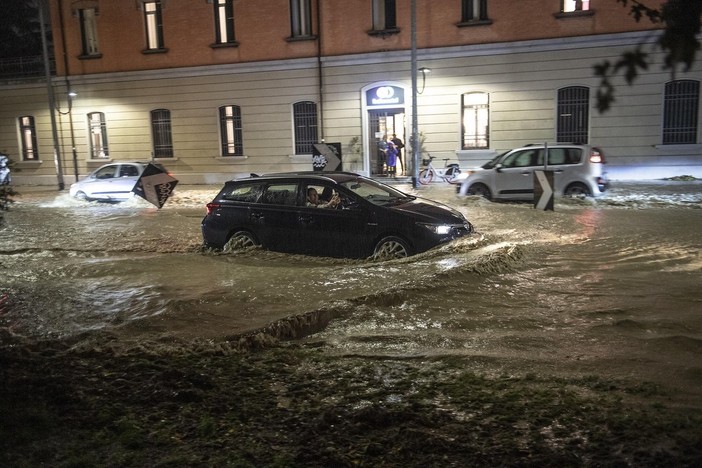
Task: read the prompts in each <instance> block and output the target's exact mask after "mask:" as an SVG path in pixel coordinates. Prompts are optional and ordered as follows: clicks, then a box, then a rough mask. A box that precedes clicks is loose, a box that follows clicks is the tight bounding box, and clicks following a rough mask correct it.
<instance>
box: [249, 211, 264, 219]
mask: <svg viewBox="0 0 702 468" xmlns="http://www.w3.org/2000/svg"><path fill="white" fill-rule="evenodd" d="M263 218H264V216H263V213H261V212H260V211H253V212H252V213H251V219H253V220H255V221H258V220H261V219H263Z"/></svg>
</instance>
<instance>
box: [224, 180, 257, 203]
mask: <svg viewBox="0 0 702 468" xmlns="http://www.w3.org/2000/svg"><path fill="white" fill-rule="evenodd" d="M260 194H261V184H245V185H237V186H235V187H234V188H233V189H232V190H231V192H229V193H227V194H225V195H224V196H223V197H222V198H224V199H225V200H230V201H238V202H245V203H255V202H256V201H257V200H258V197H259V195H260Z"/></svg>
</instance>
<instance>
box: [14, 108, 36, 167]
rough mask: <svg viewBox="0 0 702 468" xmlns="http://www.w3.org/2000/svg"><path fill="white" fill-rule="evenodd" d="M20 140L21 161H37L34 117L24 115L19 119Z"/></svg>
mask: <svg viewBox="0 0 702 468" xmlns="http://www.w3.org/2000/svg"><path fill="white" fill-rule="evenodd" d="M18 120H19V131H20V141H21V143H22V161H37V160H38V159H39V152H38V150H37V129H36V127H35V126H34V117H33V116H31V115H25V116H24V117H20V118H19V119H18Z"/></svg>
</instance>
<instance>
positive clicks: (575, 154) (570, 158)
mask: <svg viewBox="0 0 702 468" xmlns="http://www.w3.org/2000/svg"><path fill="white" fill-rule="evenodd" d="M582 157H583V150H582V149H581V148H568V150H567V152H566V162H565V163H566V164H579V163H580V161H581V160H582Z"/></svg>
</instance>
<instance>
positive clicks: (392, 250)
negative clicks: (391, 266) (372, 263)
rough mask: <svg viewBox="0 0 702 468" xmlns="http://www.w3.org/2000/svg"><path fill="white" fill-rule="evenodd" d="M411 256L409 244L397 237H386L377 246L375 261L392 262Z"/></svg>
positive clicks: (374, 252)
mask: <svg viewBox="0 0 702 468" xmlns="http://www.w3.org/2000/svg"><path fill="white" fill-rule="evenodd" d="M410 255H411V251H410V247H409V245H407V242H405V241H404V240H402V239H400V238H399V237H396V236H388V237H384V238H383V239H381V240H380V242H378V243H377V244H376V246H375V250H374V251H373V256H372V257H371V258H372V259H373V260H392V259H394V258H405V257H408V256H410Z"/></svg>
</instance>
